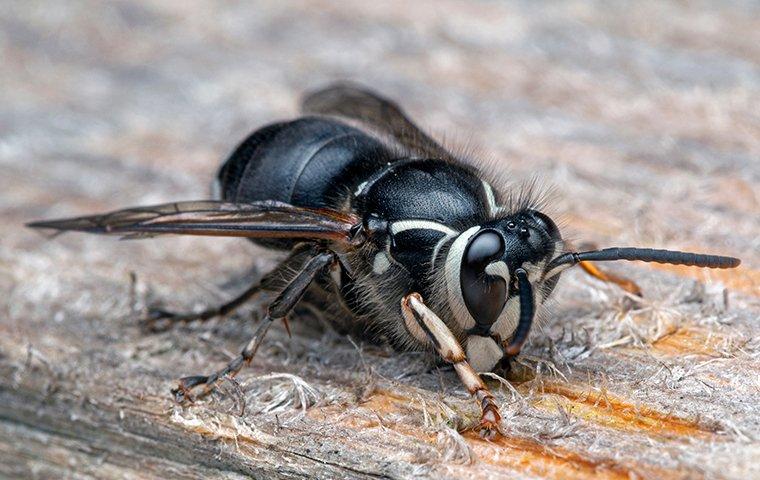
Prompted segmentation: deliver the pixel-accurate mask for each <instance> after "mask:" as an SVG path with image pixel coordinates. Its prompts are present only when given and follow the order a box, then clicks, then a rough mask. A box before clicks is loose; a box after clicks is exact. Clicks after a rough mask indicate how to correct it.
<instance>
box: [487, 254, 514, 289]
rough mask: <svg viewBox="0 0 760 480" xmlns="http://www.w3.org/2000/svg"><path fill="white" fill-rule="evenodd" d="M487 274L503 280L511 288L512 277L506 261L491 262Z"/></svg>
mask: <svg viewBox="0 0 760 480" xmlns="http://www.w3.org/2000/svg"><path fill="white" fill-rule="evenodd" d="M486 273H487V274H489V275H493V276H495V277H501V278H503V279H504V281H505V282H507V286H509V280H510V278H511V277H510V275H509V267H508V266H507V264H506V263H504V260H499V261H496V262H491V263H489V264H488V265H486Z"/></svg>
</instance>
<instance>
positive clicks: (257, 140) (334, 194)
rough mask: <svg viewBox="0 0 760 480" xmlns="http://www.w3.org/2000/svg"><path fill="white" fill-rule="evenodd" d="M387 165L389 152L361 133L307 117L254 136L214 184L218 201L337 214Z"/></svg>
mask: <svg viewBox="0 0 760 480" xmlns="http://www.w3.org/2000/svg"><path fill="white" fill-rule="evenodd" d="M389 161H391V154H390V152H389V151H388V149H387V148H386V147H385V146H384V145H383V144H382V143H381V142H380V141H378V140H376V139H375V138H373V137H371V136H369V135H367V134H366V133H364V132H362V131H360V130H358V129H356V128H353V127H350V126H348V125H345V124H343V123H340V122H338V121H335V120H331V119H328V118H320V117H306V118H301V119H298V120H294V121H290V122H282V123H275V124H272V125H268V126H266V127H264V128H261V129H259V130H257V131H255V132H254V133H253V134H251V135H250V136H249V137H248V138H247V139H246V140H245V141H243V143H241V144H240V145H239V146H238V147H237V148H236V149H235V151H234V152H233V153H232V155H231V156H230V157H229V158H228V159H227V161H226V162H225V163H224V164H223V165H222V167H221V168H220V170H219V173H218V175H217V178H218V181H219V187H220V192H221V198H222V199H223V200H228V201H231V202H253V201H261V200H279V201H281V202H286V203H290V204H292V205H297V206H301V207H314V208H319V207H326V208H333V209H339V210H340V209H344V208H345V205H346V199H347V198H348V196H349V195H350V192H353V191H355V190H356V188H357V187H358V186H359V184H361V182H363V181H364V180H366V179H367V178H368V177H370V176H371V175H372V173H373V172H375V171H377V170H378V169H380V168H382V167H383V166H385V165H386V164H387V163H388V162H389ZM257 243H262V244H265V245H266V246H269V247H275V248H289V247H290V245H291V242H285V241H272V240H267V241H264V242H262V241H257Z"/></svg>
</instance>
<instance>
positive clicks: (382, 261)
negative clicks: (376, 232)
mask: <svg viewBox="0 0 760 480" xmlns="http://www.w3.org/2000/svg"><path fill="white" fill-rule="evenodd" d="M390 267H391V260H390V259H389V258H388V254H387V253H385V252H380V253H378V254H377V255H375V260H374V262H372V272H374V273H375V275H382V274H384V273H385V272H387V271H388V269H389V268H390Z"/></svg>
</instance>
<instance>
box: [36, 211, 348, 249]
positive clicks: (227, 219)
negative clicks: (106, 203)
mask: <svg viewBox="0 0 760 480" xmlns="http://www.w3.org/2000/svg"><path fill="white" fill-rule="evenodd" d="M360 225H361V223H360V220H359V219H358V218H356V217H354V216H352V215H348V214H345V213H342V212H338V211H335V210H329V209H312V208H301V207H295V206H293V205H289V204H286V203H282V202H274V201H266V202H252V203H229V202H217V201H195V202H175V203H165V204H161V205H153V206H146V207H136V208H127V209H123V210H116V211H113V212H109V213H104V214H100V215H90V216H84V217H74V218H64V219H59V220H45V221H40V222H32V223H29V224H27V226H28V227H31V228H40V229H50V230H57V231H59V232H65V231H78V232H87V233H98V234H116V235H122V236H123V237H125V238H130V239H131V238H144V237H152V236H155V235H164V234H177V235H206V236H218V237H225V236H226V237H248V238H308V239H315V240H319V239H322V240H331V241H338V242H341V241H342V242H351V241H353V239H354V236H355V234H356V233H357V231H358V229H359V226H360Z"/></svg>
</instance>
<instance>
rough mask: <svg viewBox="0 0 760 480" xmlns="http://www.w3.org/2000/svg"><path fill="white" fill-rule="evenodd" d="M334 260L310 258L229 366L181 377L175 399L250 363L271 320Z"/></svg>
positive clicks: (203, 390) (204, 390) (326, 255)
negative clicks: (209, 373)
mask: <svg viewBox="0 0 760 480" xmlns="http://www.w3.org/2000/svg"><path fill="white" fill-rule="evenodd" d="M334 262H335V254H334V253H332V252H322V253H318V254H316V255H315V256H313V257H311V258H310V259H309V260H308V262H306V264H305V265H304V267H303V268H302V269H301V271H300V272H298V274H297V275H296V276H295V278H293V280H291V281H290V283H288V285H287V286H286V287H285V288H284V289H283V291H282V292H281V293H280V294H279V295H278V296H277V298H275V299H274V301H272V303H271V304H269V307H267V312H266V315H265V316H264V318H263V319H262V320H261V323H260V324H259V326H258V327H257V328H256V331H255V332H254V334H253V337H252V338H251V339H250V340H249V341H248V343H247V344H246V345H245V347H244V348H243V350H242V351H241V352H240V355H238V356H237V357H235V359H233V360H232V361H231V362H230V363H228V364H227V366H226V367H224V368H222V369H221V370H218V371H216V372H215V373H212V374H211V375H208V376H204V375H196V376H192V377H184V378H181V379H180V381H179V386H178V387H177V388H175V389H173V390H172V393H173V394H174V398H175V399H176V400H177V401H178V402H180V403H184V402H186V401H190V402H192V401H193V400H194V399H195V398H198V397H202V396H204V395H206V394H208V393H210V392H211V391H212V390H213V389H214V387H215V386H216V383H217V382H218V381H219V380H221V379H223V378H224V377H226V376H230V377H234V376H235V375H237V373H238V372H239V371H240V369H241V368H243V365H247V364H250V363H251V360H253V356H254V355H256V350H258V349H259V346H260V345H261V341H262V340H263V339H264V335H266V333H267V330H269V327H270V326H271V324H272V322H274V321H275V320H279V319H283V318H285V315H287V314H288V312H290V311H291V310H292V309H293V307H295V305H296V304H297V303H298V301H299V300H300V299H301V297H303V294H304V293H305V292H306V289H307V288H309V285H310V284H311V282H312V280H314V279H315V278H316V277H317V276H319V275H320V274H321V273H323V272H325V271H326V269H327V268H328V267H329V266H330V265H332V264H333V263H334ZM195 388H200V391H199V392H198V393H197V394H196V395H194V394H193V390H194V389H195Z"/></svg>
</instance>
